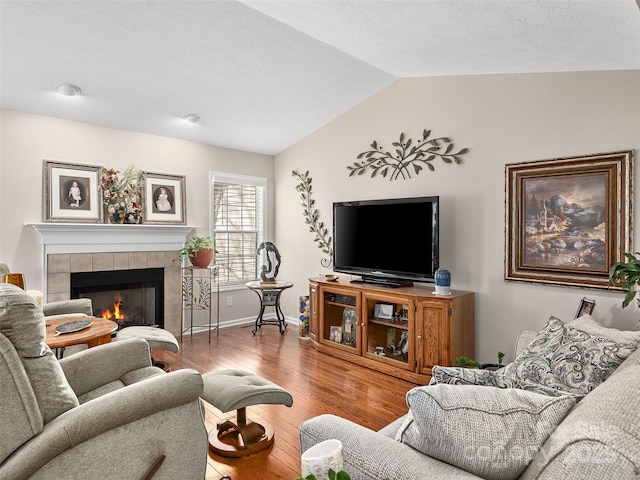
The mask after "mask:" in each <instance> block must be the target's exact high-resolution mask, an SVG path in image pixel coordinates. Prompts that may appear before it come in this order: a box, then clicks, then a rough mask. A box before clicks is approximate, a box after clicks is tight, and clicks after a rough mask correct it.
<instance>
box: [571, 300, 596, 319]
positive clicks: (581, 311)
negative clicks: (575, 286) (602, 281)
mask: <svg viewBox="0 0 640 480" xmlns="http://www.w3.org/2000/svg"><path fill="white" fill-rule="evenodd" d="M595 308H596V301H595V300H593V299H591V298H587V297H582V300H580V305H579V306H578V311H577V312H576V316H575V318H580V317H582V316H583V315H591V314H592V313H593V310H594V309H595Z"/></svg>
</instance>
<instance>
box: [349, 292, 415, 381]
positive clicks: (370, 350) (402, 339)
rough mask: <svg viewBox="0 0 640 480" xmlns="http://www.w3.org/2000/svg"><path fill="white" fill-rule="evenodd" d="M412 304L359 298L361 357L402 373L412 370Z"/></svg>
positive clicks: (365, 296) (366, 296) (392, 298)
mask: <svg viewBox="0 0 640 480" xmlns="http://www.w3.org/2000/svg"><path fill="white" fill-rule="evenodd" d="M414 305H415V301H414V300H413V299H411V298H407V297H402V296H392V295H378V294H375V293H367V292H365V293H363V294H362V318H363V324H364V334H363V342H364V343H363V355H364V356H365V357H368V358H371V359H375V360H378V361H380V362H383V363H386V364H388V365H392V366H394V367H397V368H402V369H405V370H413V369H414V367H415V354H414V341H413V327H414V309H415V307H414Z"/></svg>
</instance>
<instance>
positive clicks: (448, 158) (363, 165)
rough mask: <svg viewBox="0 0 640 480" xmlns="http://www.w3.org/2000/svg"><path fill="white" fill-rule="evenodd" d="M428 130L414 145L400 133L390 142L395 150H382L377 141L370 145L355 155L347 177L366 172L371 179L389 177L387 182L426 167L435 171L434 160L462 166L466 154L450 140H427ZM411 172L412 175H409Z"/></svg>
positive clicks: (465, 150)
mask: <svg viewBox="0 0 640 480" xmlns="http://www.w3.org/2000/svg"><path fill="white" fill-rule="evenodd" d="M430 137H431V130H426V129H425V130H424V131H423V132H422V139H420V140H418V141H416V142H415V143H414V142H413V140H412V139H410V138H409V139H407V138H406V137H405V134H404V132H402V133H401V134H400V140H399V141H397V142H393V143H392V145H393V147H395V150H394V151H385V149H384V147H382V145H378V142H377V141H375V140H374V141H373V143H372V144H371V150H367V151H366V152H362V153H360V154H358V157H357V158H358V160H360V161H358V162H354V164H353V165H350V166H348V167H347V169H348V170H349V176H350V177H352V176H354V175H356V174H357V175H362V174H363V173H365V172H366V171H367V170H370V171H371V178H373V177H375V176H376V175H378V174H380V175H382V176H383V177H386V176H387V175H389V180H397V179H398V178H403V179H407V178H411V174H412V173H415V174H416V175H418V174H419V173H420V172H421V171H422V170H423V169H424V167H425V166H426V167H427V169H429V170H431V171H434V170H435V166H434V165H433V161H434V160H436V159H437V158H440V159H441V160H442V161H443V162H444V163H455V164H458V165H459V164H460V163H462V159H461V157H462V155H464V154H465V153H467V152H468V151H469V149H468V148H462V149H460V150H459V151H457V152H454V150H455V146H454V144H453V140H451V139H450V138H449V137H438V138H430ZM412 171H413V172H412Z"/></svg>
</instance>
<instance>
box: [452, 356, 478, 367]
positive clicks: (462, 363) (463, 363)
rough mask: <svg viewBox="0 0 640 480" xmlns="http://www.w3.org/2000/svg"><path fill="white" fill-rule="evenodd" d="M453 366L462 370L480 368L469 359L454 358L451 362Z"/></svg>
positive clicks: (462, 357)
mask: <svg viewBox="0 0 640 480" xmlns="http://www.w3.org/2000/svg"><path fill="white" fill-rule="evenodd" d="M453 364H454V365H455V366H456V367H464V368H480V364H479V363H478V362H476V361H475V360H473V359H472V358H469V357H464V356H461V357H456V358H455V359H454V360H453Z"/></svg>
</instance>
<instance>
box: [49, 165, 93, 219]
mask: <svg viewBox="0 0 640 480" xmlns="http://www.w3.org/2000/svg"><path fill="white" fill-rule="evenodd" d="M101 170H102V167H101V166H95V165H82V164H78V163H64V162H54V161H51V160H44V161H43V168H42V183H43V189H42V190H43V192H44V198H43V202H42V206H43V213H42V216H43V220H44V221H45V222H61V223H102V214H103V209H102V196H101V195H100V193H101V192H100V191H99V185H100V171H101Z"/></svg>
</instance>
